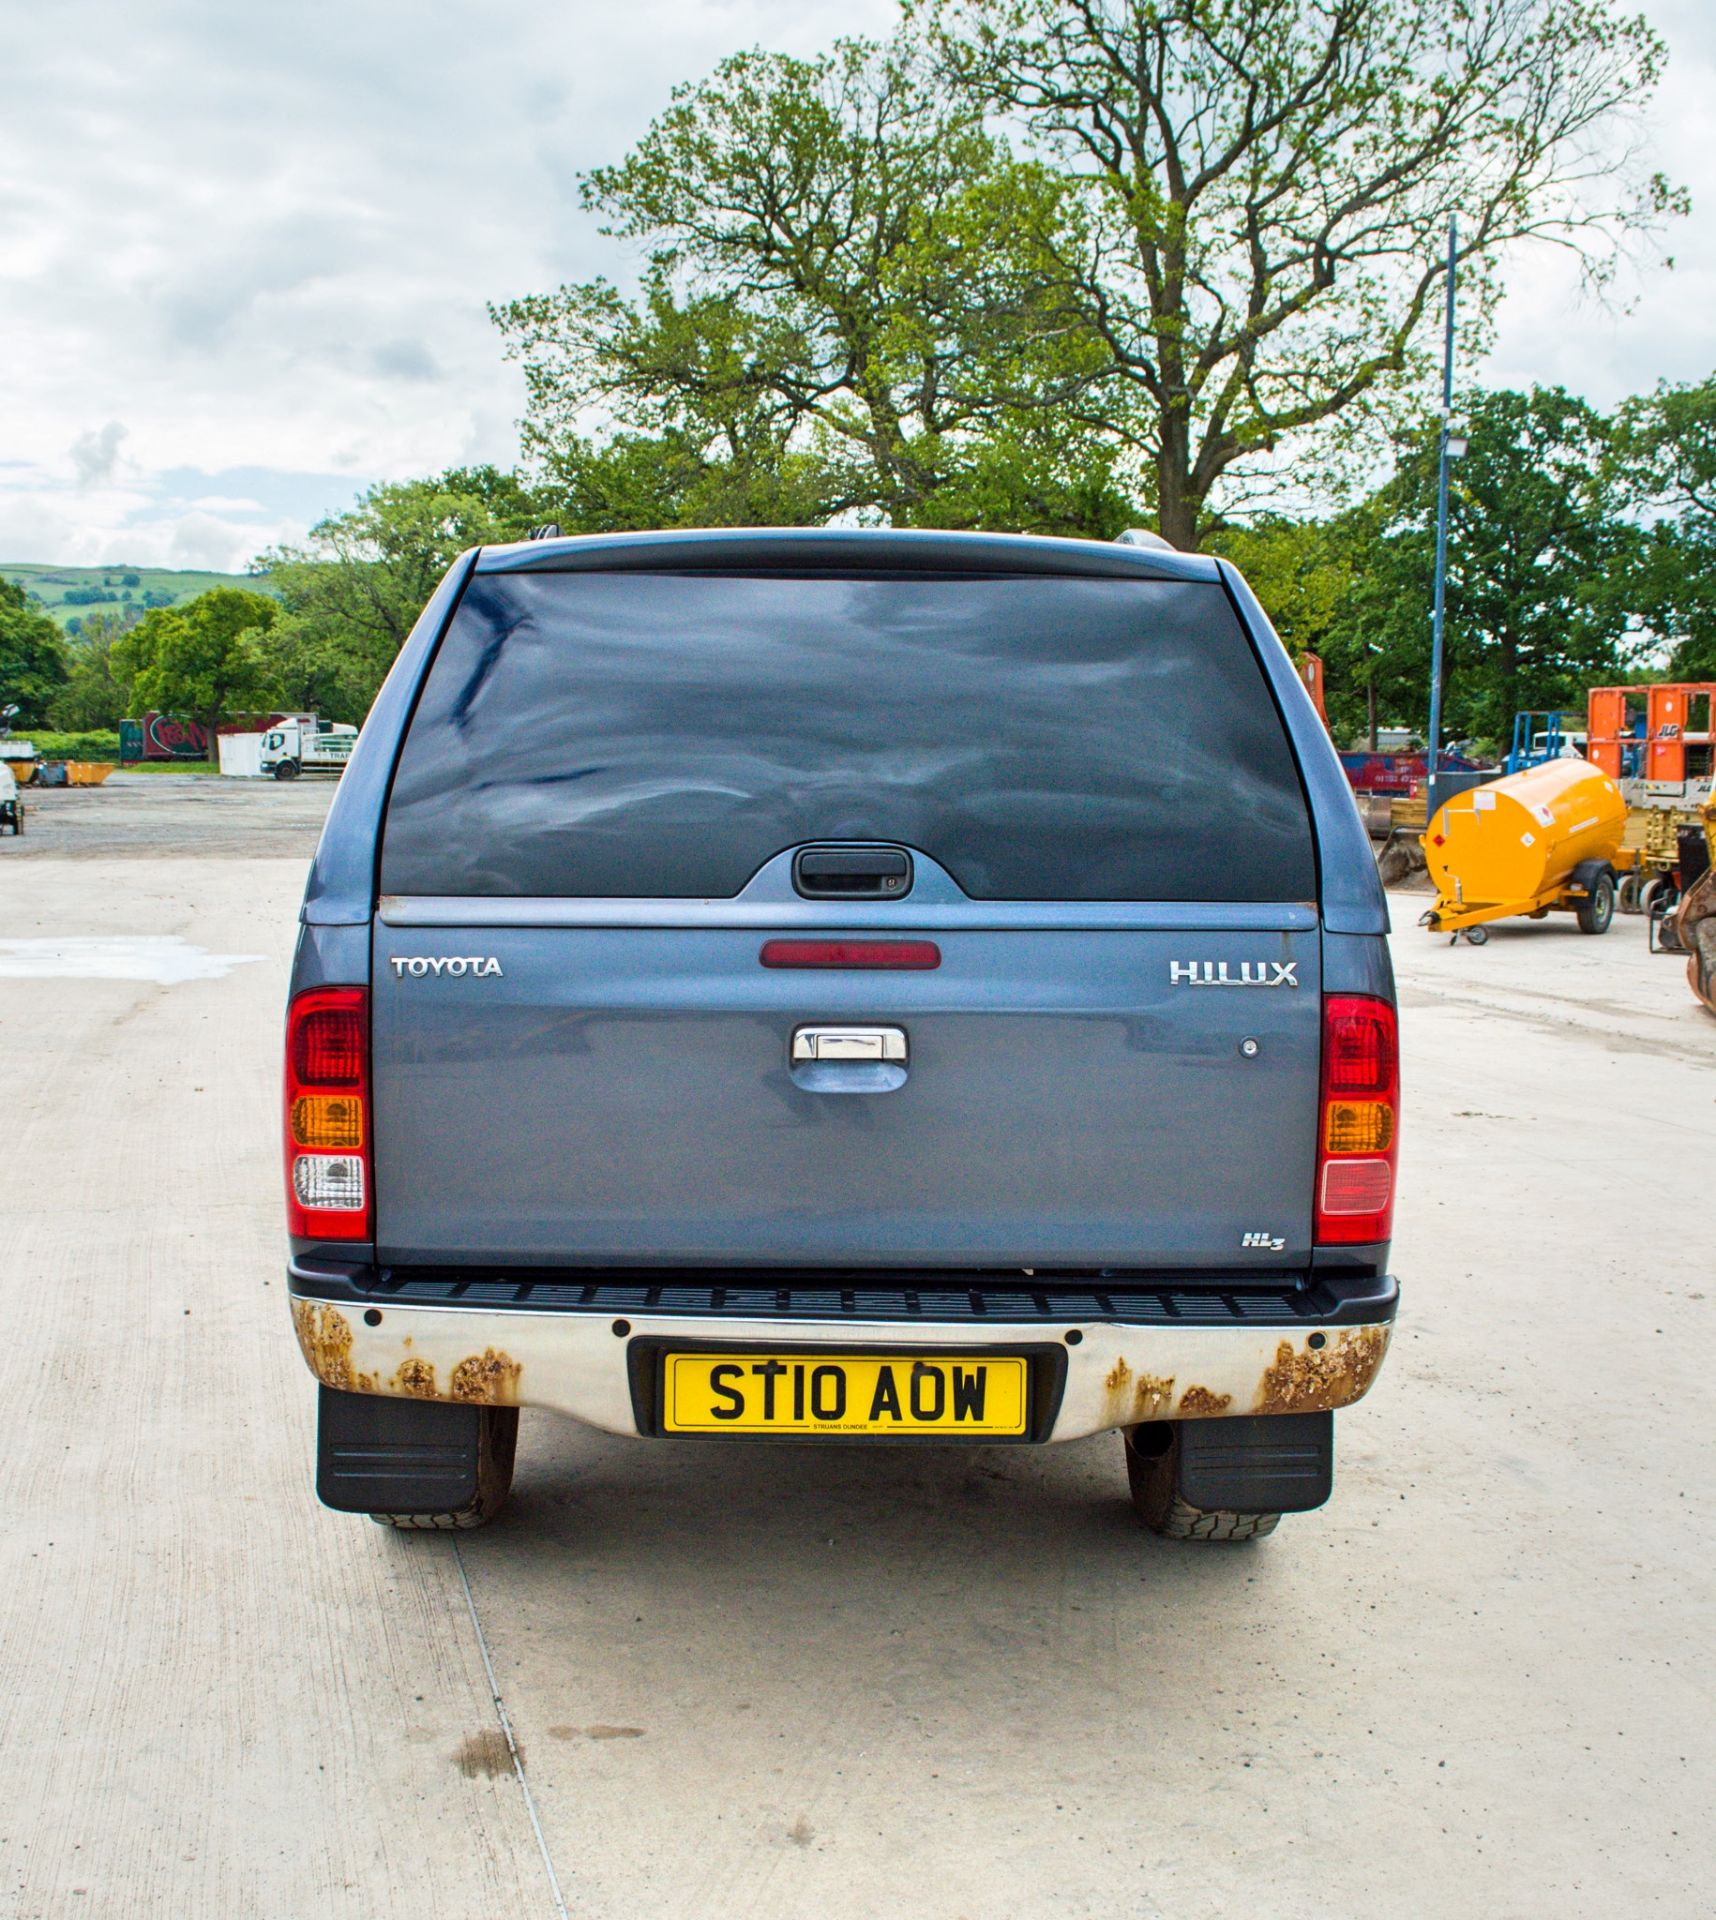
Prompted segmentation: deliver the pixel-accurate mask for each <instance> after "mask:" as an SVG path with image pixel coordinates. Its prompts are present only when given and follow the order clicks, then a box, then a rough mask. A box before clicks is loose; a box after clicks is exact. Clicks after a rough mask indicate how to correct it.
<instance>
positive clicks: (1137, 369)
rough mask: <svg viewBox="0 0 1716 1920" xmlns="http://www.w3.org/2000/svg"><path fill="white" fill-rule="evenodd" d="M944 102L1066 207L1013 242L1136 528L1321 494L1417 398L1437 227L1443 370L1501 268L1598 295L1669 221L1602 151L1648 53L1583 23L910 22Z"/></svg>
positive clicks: (1377, 17)
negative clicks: (1119, 460) (1070, 205)
mask: <svg viewBox="0 0 1716 1920" xmlns="http://www.w3.org/2000/svg"><path fill="white" fill-rule="evenodd" d="M922 11H923V12H924V13H925V14H926V15H927V17H928V20H929V22H930V24H931V27H932V31H933V33H934V36H935V39H936V42H937V45H938V47H939V52H940V58H941V62H942V68H943V71H944V73H945V75H946V78H947V83H948V85H949V87H950V89H951V90H952V93H953V98H954V100H955V101H956V102H963V103H964V104H965V105H966V106H967V108H968V109H969V111H970V112H971V113H972V114H973V115H976V116H981V117H983V118H984V119H985V121H986V123H988V124H992V125H1005V126H1008V127H1013V128H1022V129H1023V132H1024V137H1025V139H1026V140H1027V142H1028V144H1029V147H1030V150H1031V152H1032V153H1033V154H1034V155H1035V157H1036V158H1037V159H1038V160H1039V161H1040V162H1041V163H1042V164H1043V166H1044V167H1045V168H1047V169H1049V170H1050V171H1051V172H1052V175H1053V177H1054V179H1055V180H1056V181H1057V183H1059V184H1060V185H1061V186H1062V187H1063V188H1064V189H1065V190H1066V191H1067V192H1068V193H1070V194H1072V195H1073V196H1075V198H1076V214H1075V213H1074V212H1071V211H1069V210H1068V209H1067V207H1066V206H1065V205H1064V203H1063V204H1062V205H1061V206H1060V207H1059V209H1058V212H1059V218H1058V219H1057V220H1056V221H1055V222H1053V223H1037V224H1036V225H1035V226H1034V227H1033V230H1032V241H1033V246H1032V252H1031V259H1030V267H1031V270H1032V271H1033V272H1036V273H1039V274H1045V275H1046V276H1047V277H1046V279H1045V281H1044V283H1043V285H1042V288H1041V296H1040V297H1041V311H1042V312H1044V313H1045V314H1047V315H1050V316H1052V323H1053V324H1054V325H1056V326H1057V327H1071V328H1074V329H1076V330H1079V331H1080V332H1081V333H1082V335H1083V336H1085V337H1087V338H1092V339H1094V340H1096V341H1097V342H1099V343H1100V347H1101V350H1102V353H1103V354H1104V356H1105V358H1106V361H1107V365H1108V368H1109V371H1110V377H1109V378H1108V379H1106V380H1104V381H1102V382H1100V383H1099V384H1097V385H1096V386H1094V387H1092V388H1090V389H1088V390H1086V392H1085V393H1084V395H1083V396H1082V398H1081V397H1080V396H1079V395H1076V394H1074V395H1071V396H1067V397H1066V400H1065V401H1064V402H1063V403H1062V411H1061V417H1062V418H1063V419H1065V420H1067V421H1069V422H1071V423H1074V424H1075V425H1091V426H1094V427H1096V428H1098V429H1099V430H1100V431H1102V432H1103V433H1105V434H1109V435H1112V436H1113V437H1114V438H1115V439H1116V440H1117V441H1118V442H1119V444H1120V445H1121V446H1122V447H1123V448H1124V450H1125V452H1126V454H1127V455H1128V457H1129V459H1130V460H1131V461H1132V462H1133V463H1134V465H1135V469H1136V471H1137V475H1138V480H1139V484H1140V487H1141V488H1148V491H1149V493H1150V495H1151V496H1152V497H1153V498H1154V502H1155V509H1156V513H1157V516H1158V520H1159V524H1160V527H1161V530H1162V532H1163V533H1164V534H1165V535H1166V536H1167V537H1168V539H1169V540H1171V541H1172V542H1173V543H1174V544H1175V545H1176V546H1181V547H1191V546H1194V545H1195V544H1196V543H1197V541H1198V539H1199V537H1200V535H1201V532H1202V530H1203V528H1204V527H1205V525H1206V524H1207V523H1208V520H1209V517H1210V513H1211V510H1212V506H1214V505H1216V504H1218V503H1221V504H1225V505H1226V506H1227V507H1228V508H1229V509H1230V510H1231V508H1232V507H1233V506H1234V504H1235V503H1236V502H1237V501H1239V500H1241V499H1243V498H1244V497H1245V495H1246V494H1247V492H1248V491H1249V490H1251V489H1254V488H1256V487H1257V486H1258V485H1260V484H1262V485H1265V486H1270V485H1273V484H1275V483H1278V482H1279V481H1281V480H1283V479H1285V480H1288V481H1290V482H1291V483H1292V485H1293V487H1294V488H1295V490H1297V491H1299V492H1300V493H1303V491H1304V490H1305V488H1306V486H1307V484H1308V483H1315V482H1317V481H1327V480H1328V479H1330V478H1331V476H1332V475H1333V474H1334V473H1335V472H1337V471H1338V469H1339V464H1340V461H1341V457H1342V454H1343V451H1344V450H1345V449H1346V448H1347V447H1348V446H1349V445H1350V443H1351V441H1352V439H1353V436H1354V434H1355V433H1357V432H1359V431H1360V430H1361V429H1362V428H1363V427H1364V426H1365V424H1366V423H1367V421H1368V420H1370V419H1373V418H1375V417H1377V416H1378V415H1379V414H1380V415H1381V417H1383V418H1387V417H1389V415H1390V413H1391V410H1392V409H1394V408H1397V407H1398V406H1400V405H1401V404H1403V403H1405V402H1407V401H1409V400H1410V399H1411V397H1412V396H1413V395H1414V394H1415V393H1416V392H1420V391H1421V390H1422V389H1421V387H1420V386H1419V384H1418V382H1419V380H1420V376H1421V374H1422V372H1423V361H1424V357H1425V350H1426V348H1427V346H1429V345H1430V344H1431V343H1432V341H1433V339H1434V329H1435V322H1436V319H1437V317H1438V309H1439V306H1440V299H1439V295H1440V292H1441V289H1442V284H1443V275H1444V270H1445V269H1444V244H1445V236H1446V233H1447V229H1448V222H1449V219H1450V217H1451V216H1455V215H1457V216H1458V218H1459V222H1460V239H1459V248H1458V254H1459V259H1460V262H1461V273H1462V289H1463V291H1462V303H1461V311H1462V315H1463V319H1464V330H1465V336H1466V339H1467V342H1468V344H1473V343H1475V342H1477V341H1478V340H1481V338H1482V337H1483V335H1484V332H1485V329H1486V325H1487V322H1488V319H1489V316H1490V314H1491V313H1492V311H1493V309H1494V305H1495V302H1496V300H1497V298H1498V296H1499V293H1500V287H1501V280H1500V266H1501V262H1502V259H1503V257H1504V254H1505V253H1506V252H1507V250H1508V249H1509V248H1511V247H1514V246H1516V245H1517V244H1518V243H1521V242H1526V241H1531V240H1534V239H1547V240H1551V241H1555V242H1559V243H1561V244H1562V245H1564V246H1569V247H1572V248H1574V249H1576V250H1577V251H1579V252H1581V253H1582V254H1583V255H1584V256H1585V257H1586V260H1587V263H1588V265H1589V266H1590V267H1591V269H1592V270H1593V271H1594V272H1596V273H1598V274H1601V273H1602V272H1603V271H1604V270H1605V269H1606V267H1607V266H1608V264H1609V263H1610V262H1611V261H1612V259H1613V257H1614V247H1615V245H1616V242H1617V240H1618V238H1619V237H1620V236H1622V235H1624V234H1626V233H1627V232H1629V231H1636V230H1637V229H1639V228H1641V227H1649V226H1651V225H1653V224H1654V223H1656V222H1657V221H1659V220H1660V219H1661V218H1662V217H1663V216H1664V215H1666V214H1669V213H1671V212H1674V211H1678V210H1680V209H1682V208H1683V207H1684V204H1685V203H1684V198H1683V196H1681V195H1680V194H1679V193H1677V192H1676V191H1675V190H1673V189H1672V188H1671V187H1670V186H1669V185H1668V184H1667V183H1666V182H1665V181H1663V180H1662V179H1661V178H1660V177H1659V176H1649V175H1644V174H1642V173H1641V172H1640V171H1639V170H1638V169H1637V168H1636V167H1635V165H1634V164H1633V162H1632V160H1631V158H1630V155H1631V153H1632V150H1633V147H1634V145H1635V144H1636V142H1635V141H1634V139H1633V137H1632V133H1631V129H1630V127H1629V124H1628V123H1629V120H1632V119H1633V118H1634V117H1635V116H1636V114H1637V113H1638V111H1639V109H1640V108H1641V107H1642V106H1643V105H1644V104H1645V103H1646V102H1647V101H1648V100H1649V98H1650V95H1651V92H1652V90H1653V88H1654V87H1655V85H1656V82H1657V78H1658V75H1659V73H1660V71H1661V67H1662V63H1663V59H1664V49H1663V46H1662V43H1661V42H1660V40H1658V39H1657V37H1656V36H1655V35H1654V34H1653V33H1652V32H1651V30H1650V28H1649V27H1648V26H1647V25H1646V24H1645V22H1644V21H1643V19H1642V18H1636V17H1626V16H1623V15H1621V14H1619V13H1618V12H1616V11H1615V10H1614V8H1613V7H1612V6H1611V5H1610V4H1609V0H924V4H923V7H922Z"/></svg>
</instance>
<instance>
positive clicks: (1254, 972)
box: [1168, 960, 1299, 987]
mask: <svg viewBox="0 0 1716 1920" xmlns="http://www.w3.org/2000/svg"><path fill="white" fill-rule="evenodd" d="M1298 984H1299V963H1298V961H1297V960H1236V961H1234V962H1233V964H1232V966H1231V967H1230V965H1229V963H1228V962H1227V961H1225V960H1170V961H1169V962H1168V985H1169V986H1171V987H1296V986H1297V985H1298Z"/></svg>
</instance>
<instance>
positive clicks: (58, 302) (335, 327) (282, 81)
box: [0, 0, 1716, 568]
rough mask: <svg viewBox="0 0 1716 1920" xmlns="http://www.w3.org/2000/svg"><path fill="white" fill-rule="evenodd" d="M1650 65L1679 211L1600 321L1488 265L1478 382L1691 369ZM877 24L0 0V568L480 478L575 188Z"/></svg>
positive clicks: (863, 6) (231, 549)
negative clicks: (771, 68) (719, 101)
mask: <svg viewBox="0 0 1716 1920" xmlns="http://www.w3.org/2000/svg"><path fill="white" fill-rule="evenodd" d="M1646 11H1647V12H1648V13H1649V15H1650V17H1651V18H1652V19H1653V20H1654V22H1655V23H1656V25H1657V26H1658V28H1659V30H1660V31H1661V32H1662V33H1663V34H1664V35H1665V36H1666V38H1667V39H1668V41H1669V44H1670V46H1671V48H1672V49H1673V56H1674V57H1673V60H1672V63H1671V67H1670V72H1669V77H1668V81H1667V84H1666V85H1665V87H1664V89H1663V91H1662V94H1661V96H1660V98H1659V101H1658V103H1657V106H1656V108H1655V110H1654V112H1653V114H1652V139H1653V147H1654V157H1655V159H1656V162H1657V163H1658V164H1660V165H1661V166H1663V167H1664V168H1665V169H1666V170H1667V171H1668V173H1669V174H1670V175H1671V177H1673V178H1675V179H1676V180H1678V181H1680V182H1682V183H1684V184H1686V185H1688V186H1689V187H1690V188H1691V189H1692V193H1693V197H1694V201H1695V213H1694V217H1693V219H1692V220H1690V221H1685V222H1681V223H1679V224H1678V227H1677V230H1676V232H1675V233H1674V235H1673V238H1672V242H1671V247H1672V251H1673V253H1674V256H1675V260H1676V266H1675V268H1674V270H1673V271H1672V272H1669V271H1666V270H1663V269H1661V268H1653V269H1649V270H1641V271H1639V272H1637V273H1634V274H1631V275H1629V276H1628V277H1627V278H1626V280H1625V282H1624V286H1623V289H1622V291H1623V293H1624V295H1625V296H1626V297H1627V298H1628V299H1630V300H1631V301H1632V303H1633V304H1632V307H1631V311H1630V312H1627V313H1624V314H1622V313H1617V312H1614V311H1610V310H1605V309H1604V308H1603V307H1602V306H1600V305H1598V304H1597V303H1595V302H1594V301H1592V300H1590V299H1589V298H1587V297H1583V296H1581V294H1580V292H1579V288H1578V282H1577V276H1576V274H1575V273H1574V271H1573V270H1572V269H1571V268H1570V267H1569V266H1568V265H1567V263H1565V262H1564V261H1562V260H1560V259H1558V258H1557V257H1555V256H1554V255H1552V254H1543V255H1539V256H1536V257H1532V258H1527V259H1522V260H1520V261H1518V262H1517V263H1516V265H1515V268H1514V271H1513V275H1512V289H1513V290H1512V292H1511V293H1510V296H1509V300H1508V304H1507V306H1506V308H1505V310H1504V312H1503V315H1502V324H1501V330H1500V336H1499V339H1498V342H1497V346H1496V351H1495V354H1494V356H1493V358H1492V360H1491V362H1490V363H1489V365H1488V366H1487V367H1486V368H1484V369H1483V370H1482V371H1483V374H1484V377H1485V378H1486V379H1488V380H1490V381H1492V382H1495V383H1498V384H1514V383H1522V382H1526V381H1530V380H1533V379H1537V380H1544V381H1559V382H1562V383H1564V384H1566V385H1567V386H1570V387H1572V388H1575V389H1577V390H1579V391H1582V392H1584V393H1587V394H1589V395H1590V396H1591V397H1592V398H1593V399H1595V400H1597V401H1598V402H1600V403H1604V404H1606V403H1608V402H1610V401H1612V400H1614V399H1615V398H1617V397H1618V396H1619V395H1621V394H1623V393H1626V392H1629V391H1635V390H1637V389H1639V388H1641V387H1647V386H1649V385H1651V384H1652V383H1653V382H1654V381H1655V380H1656V379H1658V378H1659V377H1666V378H1670V379H1697V378H1702V377H1703V376H1704V375H1705V374H1707V373H1709V372H1710V371H1711V370H1712V367H1713V366H1716V329H1713V328H1712V324H1711V315H1712V314H1716V139H1713V138H1712V137H1711V131H1710V127H1711V108H1710V102H1711V101H1712V99H1716V6H1712V5H1710V4H1709V0H1651V4H1650V5H1649V6H1648V7H1647V9H1646ZM892 18H893V7H892V4H891V0H627V4H624V5H613V4H611V3H609V4H601V5H596V4H592V3H591V0H582V3H581V4H573V5H571V6H567V5H560V6H552V7H551V6H548V5H545V4H542V0H511V4H508V5H506V6H500V5H494V4H487V5H478V4H473V3H472V0H428V4H425V3H424V0H415V4H411V5H406V4H403V3H402V0H343V3H342V4H339V5H333V4H329V3H328V0H298V3H297V4H294V5H292V6H271V5H263V6H236V7H235V6H232V5H230V4H222V5H216V4H214V3H213V0H108V3H106V4H103V3H100V0H52V3H51V4H49V3H46V0H38V3H37V4H35V5H29V4H28V3H27V0H5V4H0V72H4V74H5V75H6V84H5V106H4V110H3V112H0V560H44V561H68V562H81V563H88V564H97V563H104V562H113V561H120V560H126V561H132V562H135V563H141V564H149V565H162V566H187V567H193V566H194V567H219V568H235V567H241V566H243V565H244V564H245V562H246V561H247V560H248V559H249V558H250V557H251V556H252V555H253V554H255V553H256V552H258V551H259V550H260V549H262V548H263V547H266V546H268V545H269V544H271V543H272V542H274V541H277V540H280V539H283V538H292V537H296V536H297V535H299V534H301V533H302V532H303V530H304V529H305V527H307V526H308V525H309V523H310V522H311V521H312V520H314V519H317V518H319V517H320V516H321V515H322V514H324V513H327V512H330V511H335V510H338V509H339V508H342V507H344V506H346V505H348V504H349V503H350V501H351V500H352V498H353V497H354V495H355V494H356V493H357V492H359V491H360V490H361V489H362V488H363V487H364V486H366V485H368V484H370V483H372V482H373V481H376V480H382V479H395V478H403V477H406V476H409V475H413V474H419V473H425V472H431V471H434V470H436V469H438V468H441V467H445V466H449V465H452V464H455V463H460V462H466V461H474V460H496V461H499V462H501V463H503V464H507V463H510V462H511V460H512V458H513V456H514V453H515V450H516V431H515V421H516V419H517V416H518V414H519V412H520V411H521V408H522V391H521V386H520V382H519V380H518V377H517V375H516V373H515V372H514V370H513V369H512V368H510V367H508V366H507V365H506V364H505V363H503V361H502V359H501V356H500V352H499V342H498V338H497V336H496V335H495V333H494V331H493V329H492V328H491V326H490V324H489V322H488V319H487V316H486V312H485V303H486V302H487V301H488V300H490V299H501V298H505V297H507V296H509V295H511V294H514V293H524V292H531V291H536V290H540V289H545V288H548V287H551V286H553V285H556V284H558V283H559V282H561V281H563V280H568V279H579V278H584V277H587V276H589V275H592V274H595V273H598V272H606V273H609V274H611V275H616V276H623V275H624V273H625V271H626V266H627V260H626V256H625V255H624V254H622V253H621V252H620V251H619V250H618V249H617V247H616V246H615V244H614V243H613V242H610V241H607V240H604V239H603V238H601V236H600V235H598V234H597V233H596V232H595V230H594V227H593V224H592V223H591V222H590V221H589V220H588V219H587V218H586V217H585V216H584V215H583V214H582V213H581V212H580V210H579V208H578V203H577V187H576V176H577V174H578V173H579V171H580V170H581V169H582V168H584V167H587V166H590V165H593V164H596V163H598V162H601V161H604V160H609V159H613V158H616V157H617V156H618V155H619V154H621V153H622V152H623V151H624V150H625V148H626V147H627V146H628V145H629V143H630V142H631V141H632V140H633V139H634V138H635V137H636V136H637V134H638V133H639V132H641V131H642V129H643V128H644V126H645V125H646V124H647V123H648V121H649V119H650V118H651V116H652V115H653V114H654V113H655V112H656V111H658V110H659V108H660V107H661V105H662V104H663V102H664V101H665V99H666V96H667V93H668V90H669V88H670V87H671V86H672V85H673V83H674V82H675V81H677V80H680V79H686V78H692V77H695V76H697V75H699V74H701V73H703V72H705V71H707V70H708V68H709V67H711V66H712V65H713V64H714V63H715V61H716V60H718V59H719V58H720V57H721V56H722V55H723V54H724V53H727V52H730V51H732V50H734V49H736V48H738V47H742V46H748V45H758V44H760V45H766V46H771V47H777V48H781V49H784V50H788V51H793V52H811V51H814V50H816V49H817V48H818V47H819V46H822V45H824V44H826V43H827V42H828V41H829V40H830V39H832V38H833V37H834V36H835V35H836V34H838V33H849V32H864V31H884V30H885V29H886V27H887V26H888V24H889V22H890V21H891V19H892Z"/></svg>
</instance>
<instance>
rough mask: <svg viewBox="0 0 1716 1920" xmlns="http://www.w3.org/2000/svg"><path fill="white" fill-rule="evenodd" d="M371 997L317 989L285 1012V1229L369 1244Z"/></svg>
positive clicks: (356, 990) (353, 990) (358, 991)
mask: <svg viewBox="0 0 1716 1920" xmlns="http://www.w3.org/2000/svg"><path fill="white" fill-rule="evenodd" d="M371 1186H372V1181H371V1176H370V1138H369V993H368V990H367V989H366V988H363V987H312V988H311V989H310V990H309V991H308V992H307V993H301V994H299V995H298V996H297V998H296V999H295V1000H294V1001H293V1002H292V1004H291V1006H290V1007H288V1008H287V1010H286V1229H287V1231H288V1232H289V1233H291V1234H294V1235H295V1236H297V1237H298V1238H299V1239H305V1240H312V1239H313V1240H367V1239H368V1238H369V1237H370V1205H371V1197H370V1196H371Z"/></svg>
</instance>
